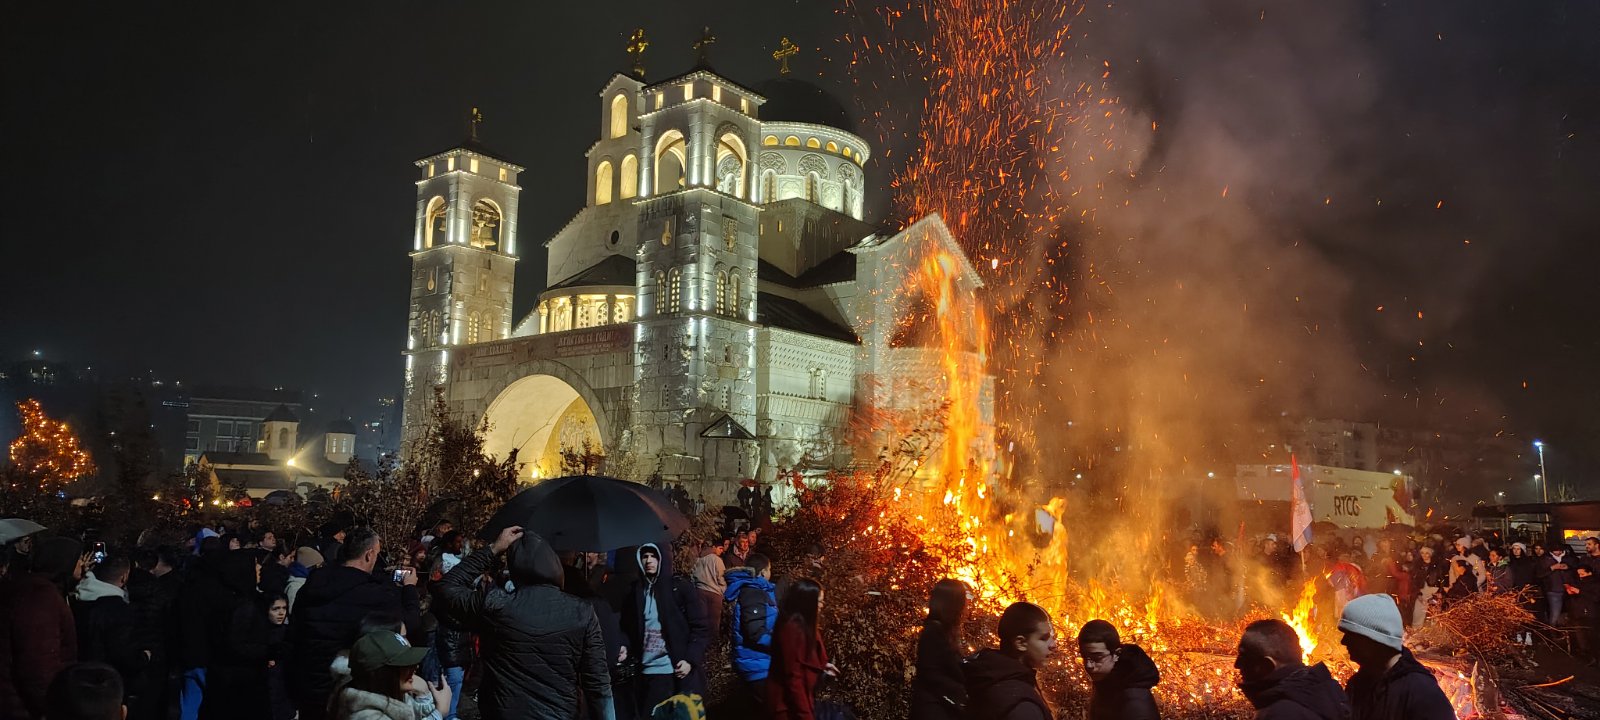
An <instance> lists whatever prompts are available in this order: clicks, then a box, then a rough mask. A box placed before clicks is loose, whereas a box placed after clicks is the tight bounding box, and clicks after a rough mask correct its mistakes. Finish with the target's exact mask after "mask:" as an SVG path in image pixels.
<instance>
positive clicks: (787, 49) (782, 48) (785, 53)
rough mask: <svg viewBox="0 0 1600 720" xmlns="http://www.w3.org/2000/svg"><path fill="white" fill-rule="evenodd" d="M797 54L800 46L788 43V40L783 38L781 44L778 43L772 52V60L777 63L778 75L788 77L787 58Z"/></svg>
mask: <svg viewBox="0 0 1600 720" xmlns="http://www.w3.org/2000/svg"><path fill="white" fill-rule="evenodd" d="M799 54H800V46H798V45H796V44H794V43H792V42H789V38H784V39H783V41H782V42H780V43H778V49H777V50H773V51H772V59H773V60H777V61H778V74H779V75H788V74H789V58H792V57H794V56H795V55H799Z"/></svg>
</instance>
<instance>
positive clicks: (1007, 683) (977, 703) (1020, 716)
mask: <svg viewBox="0 0 1600 720" xmlns="http://www.w3.org/2000/svg"><path fill="white" fill-rule="evenodd" d="M961 674H962V675H963V676H965V677H966V682H967V697H968V704H967V708H968V710H967V714H968V716H969V717H971V718H973V719H974V720H1050V718H1051V717H1054V716H1053V715H1051V714H1050V706H1049V705H1046V704H1045V702H1044V696H1042V695H1040V694H1039V685H1038V680H1037V678H1036V677H1035V676H1034V672H1033V670H1032V669H1030V668H1029V667H1028V666H1027V665H1024V664H1022V661H1021V660H1018V659H1017V658H1014V657H1012V656H1010V655H1007V654H1005V653H1003V652H1000V651H999V650H979V651H978V652H977V653H976V654H974V655H972V656H971V657H969V658H967V659H966V660H964V661H963V662H962V663H961Z"/></svg>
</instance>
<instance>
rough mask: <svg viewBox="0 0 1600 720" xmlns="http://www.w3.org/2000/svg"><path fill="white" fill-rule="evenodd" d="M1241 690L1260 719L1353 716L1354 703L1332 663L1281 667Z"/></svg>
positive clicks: (1319, 719)
mask: <svg viewBox="0 0 1600 720" xmlns="http://www.w3.org/2000/svg"><path fill="white" fill-rule="evenodd" d="M1239 690H1240V691H1242V692H1243V693H1244V696H1245V697H1247V698H1249V699H1250V704H1252V705H1255V706H1256V720H1349V717H1350V703H1349V701H1347V700H1346V699H1345V697H1344V688H1341V687H1339V681H1338V680H1334V679H1333V675H1331V674H1329V673H1328V666H1327V665H1324V664H1322V663H1317V664H1316V665H1312V666H1311V667H1306V666H1304V665H1294V666H1290V667H1281V668H1278V669H1277V670H1276V671H1274V672H1273V673H1272V674H1271V675H1268V676H1266V677H1265V678H1262V679H1260V680H1257V681H1255V682H1248V683H1240V684H1239Z"/></svg>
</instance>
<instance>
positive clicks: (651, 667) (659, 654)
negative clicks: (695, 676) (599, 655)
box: [622, 543, 710, 717]
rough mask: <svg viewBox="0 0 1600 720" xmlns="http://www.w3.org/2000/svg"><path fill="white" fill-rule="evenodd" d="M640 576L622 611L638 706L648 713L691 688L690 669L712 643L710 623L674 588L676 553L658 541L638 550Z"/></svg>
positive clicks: (640, 712) (643, 713) (640, 713)
mask: <svg viewBox="0 0 1600 720" xmlns="http://www.w3.org/2000/svg"><path fill="white" fill-rule="evenodd" d="M634 560H635V562H636V563H637V564H638V569H639V578H638V581H637V583H636V584H635V585H634V588H633V592H632V593H630V594H629V597H628V601H629V604H628V606H627V609H626V610H625V611H624V612H623V616H622V631H623V634H624V635H626V636H627V638H628V651H627V657H631V658H638V674H637V675H636V676H635V677H634V678H633V688H632V696H633V701H634V703H633V708H632V710H633V711H634V713H635V714H636V715H637V716H638V717H649V716H650V712H651V710H652V709H653V708H655V706H656V705H658V704H660V703H661V701H663V700H666V699H667V698H669V697H672V696H673V695H675V694H677V693H678V692H680V691H682V690H686V689H689V686H690V685H691V683H690V673H692V672H694V671H695V670H696V669H697V668H696V667H695V664H696V662H697V661H698V660H699V659H701V658H703V657H704V655H705V648H706V646H707V645H709V644H710V640H709V625H708V623H707V622H706V621H705V616H704V613H703V612H700V608H699V607H698V605H697V604H696V603H693V602H689V603H683V602H680V601H679V600H680V597H682V595H683V594H682V593H678V592H675V591H674V587H673V585H674V583H673V578H672V565H671V557H670V556H669V555H668V554H667V553H665V552H663V551H662V550H661V548H660V547H659V546H657V545H655V544H654V543H646V544H644V545H640V546H639V548H638V550H636V551H635V552H634Z"/></svg>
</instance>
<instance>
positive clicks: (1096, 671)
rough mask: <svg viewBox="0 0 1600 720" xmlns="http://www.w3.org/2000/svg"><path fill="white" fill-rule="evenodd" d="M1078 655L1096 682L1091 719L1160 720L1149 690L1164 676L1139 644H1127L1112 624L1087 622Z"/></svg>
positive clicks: (1092, 697) (1079, 632)
mask: <svg viewBox="0 0 1600 720" xmlns="http://www.w3.org/2000/svg"><path fill="white" fill-rule="evenodd" d="M1078 655H1079V657H1081V658H1083V667H1084V669H1085V670H1087V671H1088V673H1089V680H1090V681H1091V682H1093V683H1094V693H1093V694H1092V695H1091V696H1090V697H1089V720H1160V717H1161V713H1160V712H1158V711H1157V710H1156V698H1155V695H1154V694H1152V693H1151V692H1150V688H1153V687H1155V686H1156V683H1158V682H1160V681H1161V673H1159V672H1157V671H1156V664H1155V662H1154V661H1152V660H1151V659H1150V656H1149V655H1146V654H1145V652H1144V650H1142V649H1140V648H1139V646H1138V645H1124V644H1123V643H1122V638H1121V637H1120V636H1118V635H1117V629H1116V628H1115V627H1112V625H1111V623H1109V622H1106V621H1104V620H1090V621H1089V622H1087V623H1084V625H1083V629H1081V630H1079V631H1078Z"/></svg>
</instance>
